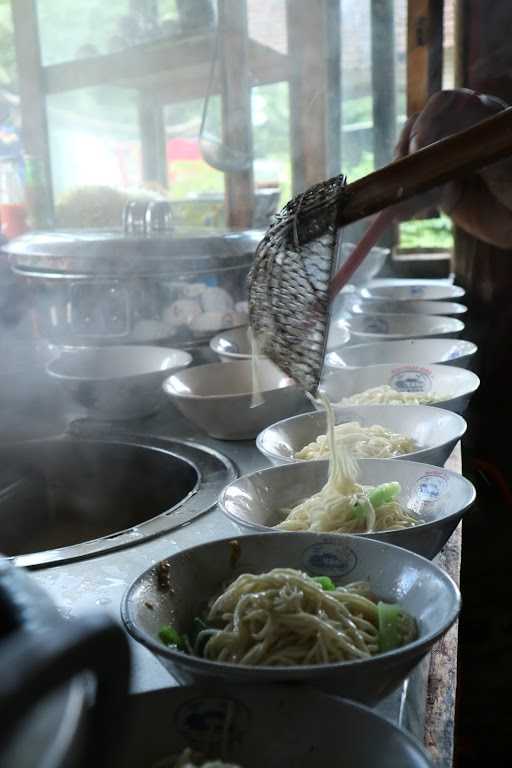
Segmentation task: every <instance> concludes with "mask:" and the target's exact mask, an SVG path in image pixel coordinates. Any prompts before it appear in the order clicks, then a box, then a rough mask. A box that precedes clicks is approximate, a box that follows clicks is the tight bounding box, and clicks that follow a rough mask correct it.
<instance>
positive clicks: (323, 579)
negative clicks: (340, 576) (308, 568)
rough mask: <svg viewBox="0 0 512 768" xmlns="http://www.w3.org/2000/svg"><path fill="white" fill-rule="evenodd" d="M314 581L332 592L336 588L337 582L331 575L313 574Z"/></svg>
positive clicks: (326, 590)
mask: <svg viewBox="0 0 512 768" xmlns="http://www.w3.org/2000/svg"><path fill="white" fill-rule="evenodd" d="M313 581H316V582H317V583H318V584H320V586H321V587H322V589H323V590H324V591H325V592H332V591H333V590H335V589H336V584H335V583H334V581H333V580H332V579H330V578H329V576H313Z"/></svg>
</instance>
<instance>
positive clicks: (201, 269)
mask: <svg viewBox="0 0 512 768" xmlns="http://www.w3.org/2000/svg"><path fill="white" fill-rule="evenodd" d="M260 238H261V233H260V232H257V231H247V232H238V233H215V232H213V234H212V231H211V230H210V231H208V230H202V231H200V230H184V229H183V230H173V231H172V232H171V231H162V232H159V231H155V232H153V231H151V232H150V234H149V235H148V234H144V233H137V234H130V235H123V233H122V232H121V230H119V231H112V232H105V231H84V230H81V231H66V232H64V231H63V232H48V233H41V232H40V233H34V234H30V235H24V236H23V237H20V238H17V239H15V240H11V241H10V242H9V243H7V244H6V245H5V246H4V249H3V250H4V252H5V253H7V254H8V255H9V260H10V264H11V268H12V269H13V271H14V273H15V274H16V275H17V277H18V279H19V280H20V281H21V282H22V283H23V284H24V286H25V287H26V288H27V289H28V291H29V293H30V305H31V312H32V313H33V318H34V325H35V327H36V328H37V329H38V333H39V334H40V335H41V336H42V337H44V338H47V339H49V340H50V341H51V342H53V343H56V344H64V345H70V346H82V345H84V346H87V345H91V344H94V345H97V344H120V343H137V342H166V343H170V344H172V345H173V346H176V345H179V346H181V347H187V346H196V345H199V344H205V343H207V342H208V340H209V339H210V338H211V336H213V335H214V334H215V333H217V332H218V331H220V330H223V329H225V328H231V327H233V326H236V325H241V324H242V323H244V322H246V320H247V310H246V288H245V283H246V278H247V274H248V271H249V268H250V266H251V263H252V260H253V256H254V252H255V250H256V246H257V244H258V242H259V240H260Z"/></svg>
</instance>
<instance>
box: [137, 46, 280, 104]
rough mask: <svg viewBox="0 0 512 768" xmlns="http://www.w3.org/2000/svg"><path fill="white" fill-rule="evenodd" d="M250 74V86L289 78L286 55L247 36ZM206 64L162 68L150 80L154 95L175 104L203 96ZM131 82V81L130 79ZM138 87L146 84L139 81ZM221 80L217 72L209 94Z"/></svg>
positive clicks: (220, 85) (218, 85)
mask: <svg viewBox="0 0 512 768" xmlns="http://www.w3.org/2000/svg"><path fill="white" fill-rule="evenodd" d="M248 55H249V75H250V85H251V87H254V86H257V85H271V84H272V83H280V82H283V81H286V80H288V78H289V72H290V65H289V59H288V56H286V55H285V54H282V53H279V51H274V50H273V49H272V48H268V47H267V46H265V45H261V43H258V42H257V41H256V40H249V49H248ZM208 76H209V66H206V65H204V64H202V65H199V66H197V67H187V69H186V70H182V69H179V70H174V71H172V72H165V73H163V74H162V76H161V77H160V78H159V81H158V82H156V80H153V82H152V84H151V89H152V91H153V95H154V97H155V98H157V99H158V100H159V101H160V103H161V104H176V103H179V102H183V101H190V100H193V99H204V97H205V96H206V86H207V83H208ZM132 85H133V83H132ZM138 86H139V87H140V88H141V90H145V89H146V88H147V87H148V86H147V85H146V84H145V83H144V82H140V83H138ZM221 90H222V83H221V78H220V75H219V72H216V73H215V77H214V80H213V83H212V88H211V91H210V94H211V95H212V96H215V95H218V94H219V93H221Z"/></svg>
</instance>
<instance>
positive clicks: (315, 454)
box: [295, 421, 418, 461]
mask: <svg viewBox="0 0 512 768" xmlns="http://www.w3.org/2000/svg"><path fill="white" fill-rule="evenodd" d="M334 441H335V445H336V450H338V446H339V444H340V443H343V446H344V447H345V448H346V449H347V450H349V451H350V452H351V453H352V455H353V456H357V458H361V459H392V458H394V457H395V456H401V455H402V454H404V453H413V452H414V451H416V450H417V449H418V444H417V443H416V442H415V441H414V440H413V439H412V438H411V437H407V435H401V434H399V433H398V432H392V431H391V430H389V429H386V428H385V427H382V426H380V425H379V424H372V425H371V426H369V427H364V426H362V425H361V424H360V423H359V422H358V421H349V422H345V423H344V424H337V425H336V426H335V427H334ZM329 455H330V449H329V437H328V435H327V434H325V435H319V436H318V437H317V438H316V440H314V441H313V442H311V443H308V444H307V445H305V446H304V447H303V448H301V450H300V451H297V452H296V454H295V458H296V459H301V460H303V461H311V460H312V459H325V458H327V457H329Z"/></svg>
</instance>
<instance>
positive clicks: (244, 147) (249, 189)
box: [218, 0, 254, 229]
mask: <svg viewBox="0 0 512 768" xmlns="http://www.w3.org/2000/svg"><path fill="white" fill-rule="evenodd" d="M218 14H219V36H220V71H221V84H222V85H221V88H222V134H223V141H224V144H225V145H226V147H229V148H231V149H233V150H235V151H237V152H240V153H241V155H249V156H252V152H253V148H252V119H251V84H250V75H249V64H248V47H249V40H248V25H247V3H246V0H218ZM224 184H225V207H226V224H227V226H228V227H229V228H231V229H246V228H248V227H251V226H252V221H253V213H254V175H253V167H252V163H251V165H250V167H249V168H248V169H246V170H243V171H236V172H235V171H231V172H229V173H225V175H224Z"/></svg>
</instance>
